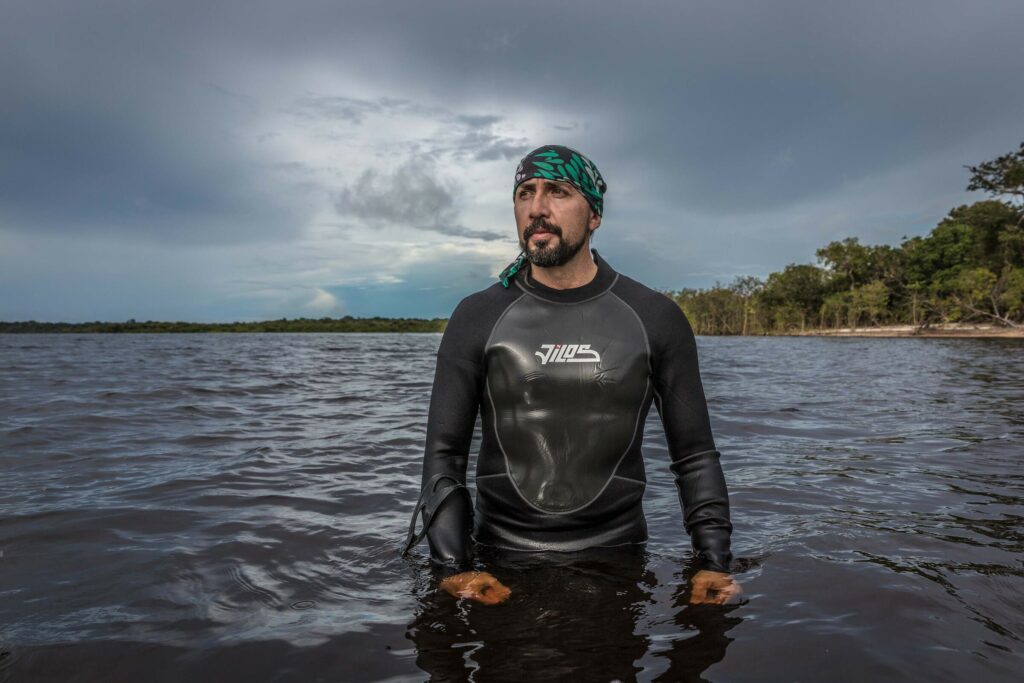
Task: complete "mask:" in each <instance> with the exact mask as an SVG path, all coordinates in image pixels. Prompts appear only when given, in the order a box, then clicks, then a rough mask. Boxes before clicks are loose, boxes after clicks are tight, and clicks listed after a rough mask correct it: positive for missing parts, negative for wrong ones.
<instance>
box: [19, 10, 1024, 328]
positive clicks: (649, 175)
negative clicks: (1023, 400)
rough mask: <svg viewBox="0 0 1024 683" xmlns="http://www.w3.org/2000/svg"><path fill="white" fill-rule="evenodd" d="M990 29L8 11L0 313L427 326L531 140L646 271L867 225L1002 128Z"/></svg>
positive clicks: (753, 19)
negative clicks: (598, 185) (584, 188)
mask: <svg viewBox="0 0 1024 683" xmlns="http://www.w3.org/2000/svg"><path fill="white" fill-rule="evenodd" d="M1021 25H1024V5H1022V4H1021V3H1019V2H1011V1H999V0H993V1H982V2H977V3H962V2H954V1H953V0H939V1H938V2H923V1H922V2H903V3H891V2H880V1H872V0H869V1H867V2H860V3H845V4H836V3H815V2H809V1H806V2H805V1H799V2H798V1H793V0H781V1H779V2H771V3H764V2H757V1H755V0H748V1H741V2H735V3H728V4H722V3H680V2H675V1H669V0H655V1H652V2H645V3H641V4H635V5H630V6H626V5H620V4H615V3H594V2H578V1H575V0H574V1H572V2H565V3H555V4H552V3H539V2H537V3H535V2H525V3H514V4H513V3H505V4H500V3H499V4H496V3H478V2H469V1H468V0H467V1H464V2H452V1H445V0H442V1H439V2H432V3H422V2H412V1H408V2H379V3H337V2H329V1H328V0H297V1H296V2H292V3H287V4H285V3H279V2H269V0H253V1H250V2H241V1H240V0H238V1H234V0H229V1H228V2H222V3H212V4H211V3H201V2H189V1H187V2H180V3H142V4H140V3H138V2H133V1H129V0H117V1H109V0H108V1H104V0H98V1H96V2H89V3H81V2H73V1H71V0H65V1H63V2H61V1H59V0H58V1H55V2H48V3H40V2H32V1H29V0H14V1H13V2H8V3H6V4H5V10H4V21H3V22H0V92H2V93H3V103H2V105H0V319H20V318H26V317H32V318H37V319H68V320H71V319H79V320H83V319H94V318H96V317H112V318H117V317H125V318H127V317H135V318H141V319H146V318H159V317H169V316H173V317H176V318H182V317H184V318H188V317H196V318H202V319H218V318H222V319H235V318H238V317H246V316H247V317H280V316H283V315H289V316H291V315H303V314H306V313H308V312H309V311H311V310H319V311H331V312H339V311H342V310H344V311H346V312H350V313H353V314H356V315H359V314H365V315H374V314H381V315H423V316H433V315H447V314H448V313H449V312H450V310H451V308H452V307H453V306H454V304H455V303H456V302H457V301H458V299H459V298H460V297H461V296H463V295H465V294H467V293H469V292H470V291H472V289H474V288H479V287H483V286H486V285H487V284H488V282H489V281H490V278H491V277H493V275H494V273H496V272H497V271H498V270H500V268H501V267H502V266H503V265H504V264H505V263H507V262H508V261H509V260H511V258H512V257H514V256H515V253H516V241H515V229H514V223H513V221H512V214H511V181H512V174H513V171H514V168H515V165H516V162H517V161H518V159H519V158H520V156H521V155H522V154H524V153H525V152H526V151H528V150H529V149H532V148H534V147H536V146H538V145H540V144H543V143H547V142H559V143H561V144H567V145H571V146H574V147H577V148H579V149H582V150H584V151H585V152H586V153H587V154H588V156H590V157H591V158H592V159H594V161H595V162H596V163H597V165H598V166H599V167H600V168H601V171H602V174H603V175H604V176H605V178H606V179H607V180H608V183H609V187H610V190H609V194H608V197H607V209H606V213H605V217H604V224H603V225H602V227H601V229H600V230H599V232H598V235H597V245H596V246H597V247H598V248H599V249H600V250H601V253H602V255H604V256H605V257H606V258H608V260H609V261H610V262H611V263H613V264H614V265H615V266H616V267H617V268H618V269H620V270H622V271H624V272H626V273H627V274H637V275H642V277H643V279H644V281H645V282H647V283H648V284H651V285H652V286H658V287H665V288H679V287H685V286H706V285H709V284H711V283H713V282H714V281H716V280H722V281H728V280H731V278H732V277H734V276H735V275H738V274H752V275H760V276H763V275H765V274H766V273H767V272H769V271H771V270H776V269H779V268H781V267H783V266H784V265H785V264H786V263H790V262H795V261H810V260H813V254H814V250H815V249H816V248H817V247H818V246H821V245H823V244H824V243H826V242H828V241H829V240H832V239H837V238H841V237H846V236H854V235H856V236H859V237H861V238H862V239H863V240H864V241H869V242H889V243H894V242H897V241H899V239H900V238H901V237H902V236H903V235H912V234H921V233H923V232H926V231H927V230H928V229H930V228H931V227H932V226H933V225H934V224H935V222H936V221H937V220H938V219H940V218H941V217H942V216H943V215H944V213H945V212H946V211H948V210H949V208H951V207H952V206H955V205H957V204H961V203H965V202H969V201H972V200H973V199H975V198H977V197H976V196H974V195H971V194H969V193H967V192H965V191H964V187H965V186H966V182H967V175H966V171H965V170H964V165H965V164H970V163H977V162H979V161H981V160H984V159H987V158H992V157H994V156H997V155H998V154H1001V153H1004V152H1006V151H1008V150H1009V149H1011V148H1013V147H1015V146H1016V145H1017V144H1018V143H1019V142H1020V141H1021V139H1024V126H1022V121H1024V92H1022V91H1021V89H1020V88H1016V87H1014V86H1013V84H1014V83H1016V82H1017V80H1019V77H1018V71H1019V65H1020V64H1022V63H1024V43H1022V41H1020V39H1019V35H1018V34H1019V28H1018V27H1019V26H1021ZM86 258H88V259H89V261H88V262H87V263H86V262H83V260H84V259H86ZM455 264H457V268H456V267H454V266H455ZM456 272H457V273H458V276H457V277H455V275H454V273H456ZM424 274H426V275H424ZM452 278H455V279H454V280H453V279H452ZM190 302H192V303H190ZM198 302H202V303H201V304H200V303H198Z"/></svg>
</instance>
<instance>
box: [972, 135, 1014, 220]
mask: <svg viewBox="0 0 1024 683" xmlns="http://www.w3.org/2000/svg"><path fill="white" fill-rule="evenodd" d="M967 170H969V171H970V172H971V181H970V182H969V183H968V184H967V189H968V190H982V191H983V192H987V193H989V194H990V195H992V196H993V197H1005V196H1009V197H1010V198H1011V201H1013V202H1016V203H1017V204H1024V142H1022V143H1020V147H1019V148H1018V149H1017V151H1015V152H1009V153H1007V154H1004V155H1002V156H1000V157H996V158H995V159H992V160H991V161H983V162H982V163H980V164H978V165H977V166H968V167H967ZM1020 220H1021V219H1020V218H1018V221H1020ZM1019 224H1020V223H1018V225H1019Z"/></svg>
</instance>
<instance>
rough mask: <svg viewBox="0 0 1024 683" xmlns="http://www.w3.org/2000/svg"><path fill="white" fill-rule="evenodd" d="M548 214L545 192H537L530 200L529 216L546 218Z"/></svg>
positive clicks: (548, 208)
mask: <svg viewBox="0 0 1024 683" xmlns="http://www.w3.org/2000/svg"><path fill="white" fill-rule="evenodd" d="M550 215H551V214H550V207H549V206H548V195H547V192H537V193H536V194H534V195H533V199H532V200H530V218H547V217H548V216H550Z"/></svg>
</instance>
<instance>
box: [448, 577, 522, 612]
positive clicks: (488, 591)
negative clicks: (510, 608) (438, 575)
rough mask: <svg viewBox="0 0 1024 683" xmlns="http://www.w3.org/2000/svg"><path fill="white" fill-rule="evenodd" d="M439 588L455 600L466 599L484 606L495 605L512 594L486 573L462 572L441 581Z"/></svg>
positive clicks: (506, 587)
mask: <svg viewBox="0 0 1024 683" xmlns="http://www.w3.org/2000/svg"><path fill="white" fill-rule="evenodd" d="M441 588H443V589H444V590H445V592H447V593H448V594H450V595H452V596H454V597H456V598H468V599H470V600H476V601H477V602H482V603H483V604H485V605H497V604H498V603H499V602H504V601H505V600H506V599H508V596H509V595H511V594H512V591H511V590H509V588H508V586H506V585H504V584H503V583H502V582H501V581H498V580H497V579H496V578H494V577H493V576H492V575H490V574H488V573H487V572H463V573H461V574H454V575H452V576H449V577H448V578H446V579H444V580H443V581H441Z"/></svg>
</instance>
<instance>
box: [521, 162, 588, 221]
mask: <svg viewBox="0 0 1024 683" xmlns="http://www.w3.org/2000/svg"><path fill="white" fill-rule="evenodd" d="M530 178H545V179H546V180H564V181H565V182H567V183H569V184H570V185H572V186H573V187H575V188H576V189H577V190H579V191H580V194H582V195H583V198H584V199H586V200H587V202H588V203H589V204H590V208H592V209H593V210H594V213H596V214H597V215H598V216H600V215H602V212H603V211H604V193H605V192H607V191H608V184H607V183H605V182H604V178H602V177H601V172H600V171H598V170H597V166H595V165H594V162H593V161H591V160H590V159H588V158H586V157H585V156H583V155H582V154H580V153H579V152H577V151H576V150H574V149H569V148H568V147H563V146H561V145H544V146H543V147H538V148H537V149H535V150H533V151H532V152H530V153H529V154H527V155H526V156H525V157H523V160H522V161H520V162H519V168H517V169H516V184H515V187H513V188H512V192H513V194H514V193H515V188H517V187H519V185H520V183H522V182H523V181H525V180H529V179H530Z"/></svg>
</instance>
